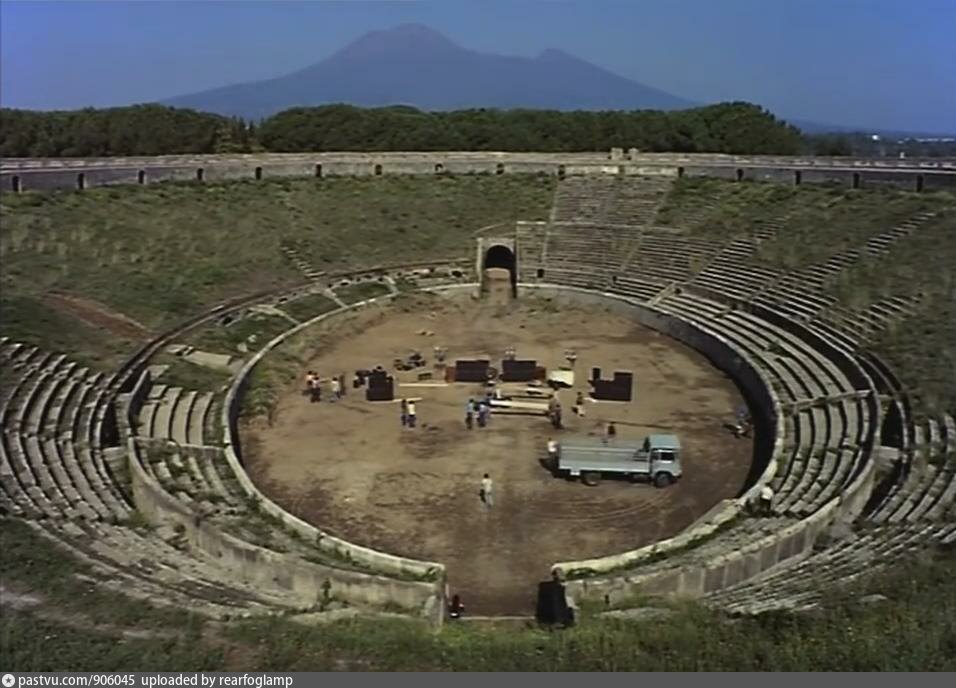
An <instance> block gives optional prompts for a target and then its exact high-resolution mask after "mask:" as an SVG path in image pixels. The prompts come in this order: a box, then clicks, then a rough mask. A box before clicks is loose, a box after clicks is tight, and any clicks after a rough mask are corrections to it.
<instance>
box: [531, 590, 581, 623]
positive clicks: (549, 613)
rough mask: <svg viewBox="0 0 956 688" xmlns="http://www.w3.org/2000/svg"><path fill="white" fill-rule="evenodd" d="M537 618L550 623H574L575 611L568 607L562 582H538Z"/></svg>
mask: <svg viewBox="0 0 956 688" xmlns="http://www.w3.org/2000/svg"><path fill="white" fill-rule="evenodd" d="M535 618H536V619H537V621H538V622H539V623H543V624H548V625H557V624H560V625H562V626H571V625H573V624H574V612H573V611H572V610H571V608H570V607H568V601H567V598H566V597H565V595H564V586H563V585H562V584H561V583H560V582H558V581H554V580H550V581H544V582H542V583H538V604H537V609H536V610H535Z"/></svg>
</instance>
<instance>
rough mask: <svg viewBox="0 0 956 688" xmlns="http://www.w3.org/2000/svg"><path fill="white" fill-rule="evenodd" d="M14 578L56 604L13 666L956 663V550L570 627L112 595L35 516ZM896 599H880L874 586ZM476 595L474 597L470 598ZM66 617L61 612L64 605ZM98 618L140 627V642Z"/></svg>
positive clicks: (14, 626) (9, 567)
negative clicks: (739, 597) (739, 604)
mask: <svg viewBox="0 0 956 688" xmlns="http://www.w3.org/2000/svg"><path fill="white" fill-rule="evenodd" d="M0 536H2V538H3V545H4V556H3V557H2V558H0V580H2V581H3V582H4V583H5V584H7V585H15V586H16V587H17V589H20V590H27V591H35V592H37V593H39V594H40V595H42V596H43V597H44V601H43V603H42V604H41V605H40V606H39V607H36V608H33V609H30V610H25V611H11V610H10V609H5V610H4V613H3V618H2V621H0V666H3V668H4V669H5V670H7V671H31V670H32V671H39V670H73V671H79V670H89V671H94V670H95V671H118V670H125V671H129V670H134V669H146V670H154V671H164V670H165V671H178V670H199V669H206V670H215V669H219V670H236V669H241V670H259V671H279V670H282V671H321V670H343V669H346V670H348V669H352V670H451V671H465V670H467V671H508V670H514V671H705V670H706V671H953V670H954V669H956V587H954V586H953V585H952V581H953V578H954V576H956V556H954V554H953V552H952V551H951V550H950V551H949V552H946V553H940V554H938V555H935V556H929V555H927V556H924V557H919V558H916V559H914V560H912V562H911V563H907V564H900V565H898V566H897V568H896V569H894V570H893V571H892V572H891V573H889V574H881V575H879V576H878V577H874V578H872V579H871V580H869V581H866V582H865V583H864V584H863V585H855V586H854V593H853V594H849V593H847V592H834V593H832V594H831V595H830V596H829V597H828V598H827V599H826V600H825V606H824V607H823V608H822V609H820V610H818V611H816V612H813V613H809V614H802V615H790V614H784V613H774V614H765V615H762V616H760V617H756V618H744V619H736V620H730V619H727V618H725V617H723V616H722V615H720V614H719V613H717V612H714V611H710V610H708V609H705V608H703V607H701V606H698V605H696V604H692V603H668V604H665V605H662V606H663V608H665V609H666V610H667V612H668V614H667V615H666V616H663V617H660V618H655V619H653V620H650V621H627V620H619V619H602V618H599V617H596V618H589V619H588V620H587V621H586V622H585V623H582V624H580V625H578V626H577V627H575V628H572V629H568V630H565V631H554V632H549V631H545V630H540V629H537V628H525V629H519V628H494V629H488V628H482V627H476V626H472V625H469V624H467V623H449V624H448V625H447V626H446V628H445V629H444V630H443V631H442V632H441V633H438V634H436V633H434V632H433V631H432V630H431V629H429V628H428V627H427V626H425V625H424V624H422V623H420V622H416V621H412V620H401V619H375V620H367V619H357V620H351V621H344V622H338V623H333V624H328V625H322V626H307V625H302V624H299V623H296V622H294V621H291V620H290V619H288V618H285V617H283V616H276V617H270V618H263V619H252V620H247V621H238V622H233V623H230V624H228V625H227V626H226V627H224V628H223V627H220V626H219V625H218V624H215V623H213V622H209V621H206V620H204V619H201V618H199V617H195V616H192V615H190V614H187V613H185V612H175V611H173V612H170V611H168V610H165V609H158V608H154V607H150V606H149V605H146V604H144V603H142V602H138V601H135V600H130V599H128V598H126V597H124V596H123V595H121V594H109V595H107V594H105V593H99V592H97V591H96V590H95V589H93V588H92V587H91V586H90V585H88V584H87V583H85V582H83V581H80V580H78V579H76V578H75V577H74V574H76V573H86V572H87V570H86V568H85V567H84V566H82V565H80V564H78V563H76V562H75V561H73V560H72V559H71V558H70V557H69V556H67V555H66V554H64V553H62V552H60V551H59V550H58V549H56V548H55V547H53V546H52V545H51V544H50V543H48V542H46V541H45V540H43V539H41V538H39V537H38V536H37V535H35V534H33V533H32V531H30V529H29V528H27V527H26V526H25V525H24V524H22V523H20V522H18V521H14V520H10V519H4V520H0ZM873 593H879V594H881V595H883V596H885V598H886V599H881V600H879V601H874V602H871V603H866V602H863V601H862V600H861V598H862V597H863V595H864V594H873ZM466 603H467V600H466ZM51 611H52V612H54V613H55V614H56V615H57V617H58V618H57V619H54V620H51V618H50V612H51ZM96 624H109V625H110V626H122V627H125V628H130V627H135V628H138V629H140V630H143V631H151V632H153V633H154V634H155V635H156V637H147V638H144V639H130V638H123V637H117V635H118V633H117V632H113V633H110V632H105V631H104V630H103V629H102V628H96V627H94V626H95V625H96ZM54 641H55V642H54Z"/></svg>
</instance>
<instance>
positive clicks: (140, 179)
mask: <svg viewBox="0 0 956 688" xmlns="http://www.w3.org/2000/svg"><path fill="white" fill-rule="evenodd" d="M136 183H137V184H145V183H146V170H140V171H139V172H137V173H136Z"/></svg>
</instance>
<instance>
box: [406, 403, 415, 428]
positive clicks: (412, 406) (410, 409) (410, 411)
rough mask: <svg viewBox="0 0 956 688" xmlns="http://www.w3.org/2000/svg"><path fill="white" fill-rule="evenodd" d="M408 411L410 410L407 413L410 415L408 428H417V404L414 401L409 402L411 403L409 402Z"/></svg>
mask: <svg viewBox="0 0 956 688" xmlns="http://www.w3.org/2000/svg"><path fill="white" fill-rule="evenodd" d="M407 409H408V410H407V413H408V427H410V428H414V427H415V419H416V416H415V402H414V401H409V402H408V407H407Z"/></svg>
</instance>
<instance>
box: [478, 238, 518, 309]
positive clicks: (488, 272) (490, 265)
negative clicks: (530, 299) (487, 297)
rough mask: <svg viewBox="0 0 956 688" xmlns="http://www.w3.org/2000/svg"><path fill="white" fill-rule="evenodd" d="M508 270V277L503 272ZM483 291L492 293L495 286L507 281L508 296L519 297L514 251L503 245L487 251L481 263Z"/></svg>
mask: <svg viewBox="0 0 956 688" xmlns="http://www.w3.org/2000/svg"><path fill="white" fill-rule="evenodd" d="M505 270H507V275H505V273H504V272H503V271H505ZM481 273H482V285H483V287H484V289H483V291H485V292H492V291H494V290H495V284H494V283H498V282H500V281H504V280H507V290H508V295H509V296H511V298H514V297H515V296H517V295H518V270H517V261H516V260H515V254H514V251H512V250H511V249H510V248H509V247H507V246H504V245H503V244H493V245H492V246H489V247H488V249H487V250H486V251H485V255H484V257H483V258H482V261H481Z"/></svg>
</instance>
